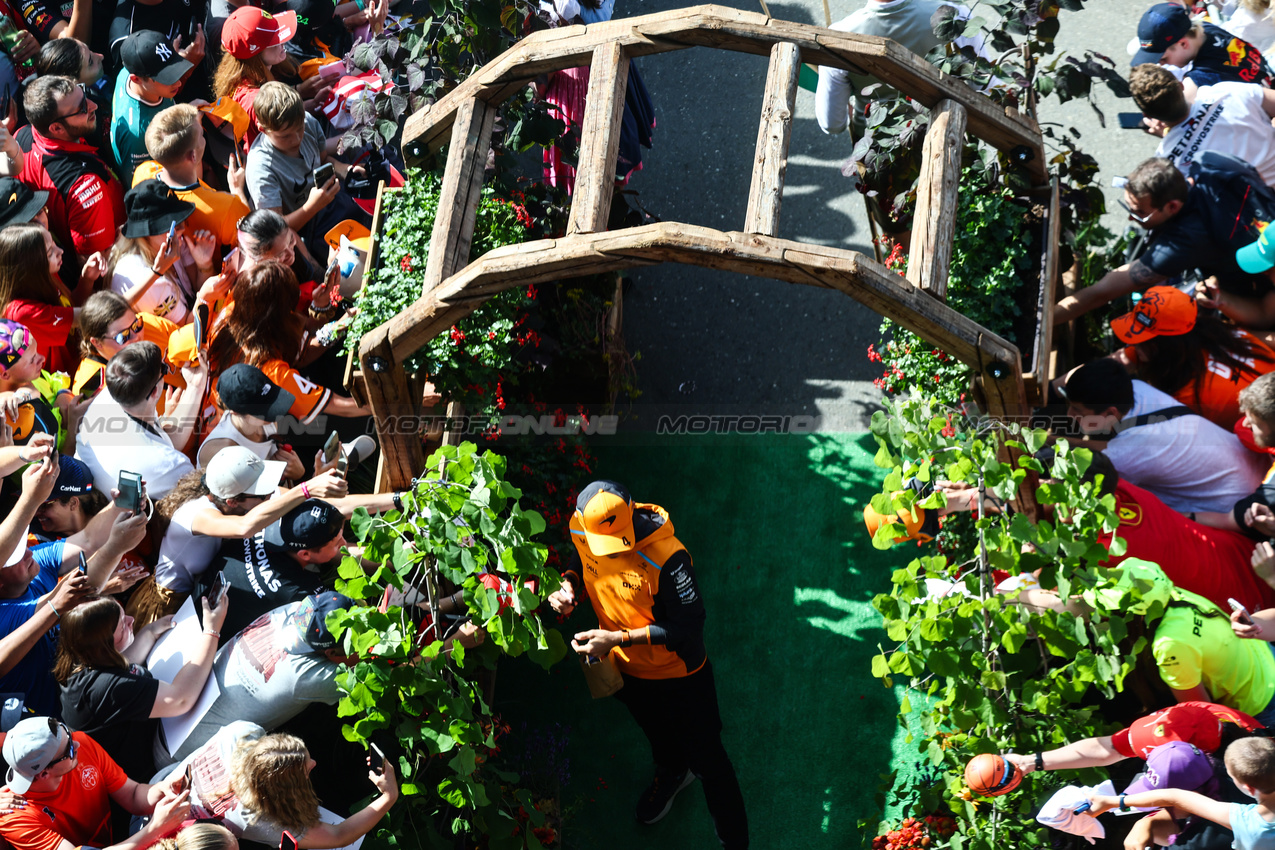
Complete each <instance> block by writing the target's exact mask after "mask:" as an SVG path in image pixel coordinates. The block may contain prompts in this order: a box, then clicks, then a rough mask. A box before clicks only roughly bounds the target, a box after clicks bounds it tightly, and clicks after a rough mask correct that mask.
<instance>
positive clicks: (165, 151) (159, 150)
mask: <svg viewBox="0 0 1275 850" xmlns="http://www.w3.org/2000/svg"><path fill="white" fill-rule="evenodd" d="M199 130H200V127H199V110H198V109H196V108H195V107H193V106H191V105H190V104H189V103H179V104H177V105H176V106H170V107H168V108H167V109H165V110H163V111H161V112H160V113H159V114H158V115H156V116H155V117H154V118H152V119H151V124H150V126H149V127H147V128H146V152H147V153H148V154H150V155H151V159H153V160H155V161H156V162H158V163H159V164H160V165H168V164H169V163H170V162H176V161H177V160H179V159H181V158H182V157H183V156H185V155H186V154H188V153H190V152H191V151H192V150H194V149H195V140H196V139H197V138H199Z"/></svg>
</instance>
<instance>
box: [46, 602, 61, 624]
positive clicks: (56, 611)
mask: <svg viewBox="0 0 1275 850" xmlns="http://www.w3.org/2000/svg"><path fill="white" fill-rule="evenodd" d="M49 610H50V611H52V612H53V616H55V617H57V618H58V619H59V620H60V619H62V615H61V614H60V613H59V612H58V609H56V608H54V607H53V603H52V602H50V603H49Z"/></svg>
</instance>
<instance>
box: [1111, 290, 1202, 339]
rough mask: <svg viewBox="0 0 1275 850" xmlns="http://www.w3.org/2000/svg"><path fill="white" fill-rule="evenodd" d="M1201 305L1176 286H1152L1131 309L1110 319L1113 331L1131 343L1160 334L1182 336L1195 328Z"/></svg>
mask: <svg viewBox="0 0 1275 850" xmlns="http://www.w3.org/2000/svg"><path fill="white" fill-rule="evenodd" d="M1199 312H1200V308H1199V306H1198V305H1197V304H1196V301H1195V299H1194V298H1192V297H1191V296H1190V295H1187V294H1186V293H1185V292H1183V291H1182V290H1180V289H1178V288H1177V287H1176V286H1153V287H1151V288H1150V289H1148V290H1147V291H1146V292H1145V293H1144V294H1143V296H1142V300H1141V301H1139V302H1138V304H1137V306H1135V307H1134V308H1133V309H1132V310H1131V311H1129V312H1128V313H1125V314H1124V315H1123V316H1117V317H1116V318H1114V319H1112V320H1111V330H1112V331H1113V332H1114V333H1115V335H1116V336H1117V337H1119V338H1120V339H1121V340H1122V341H1124V342H1127V343H1129V344H1131V345H1132V344H1134V343H1139V342H1146V341H1147V340H1149V339H1154V338H1155V337H1157V336H1181V335H1182V334H1184V333H1187V332H1188V331H1190V330H1191V329H1192V328H1194V327H1195V318H1196V316H1197V315H1199Z"/></svg>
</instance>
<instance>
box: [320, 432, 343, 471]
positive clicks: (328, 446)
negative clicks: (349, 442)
mask: <svg viewBox="0 0 1275 850" xmlns="http://www.w3.org/2000/svg"><path fill="white" fill-rule="evenodd" d="M340 451H341V435H340V434H338V433H337V432H336V431H333V432H332V433H331V434H328V438H327V440H325V441H324V443H323V462H324V463H331V462H332V461H334V460H336V456H337V453H339V452H340Z"/></svg>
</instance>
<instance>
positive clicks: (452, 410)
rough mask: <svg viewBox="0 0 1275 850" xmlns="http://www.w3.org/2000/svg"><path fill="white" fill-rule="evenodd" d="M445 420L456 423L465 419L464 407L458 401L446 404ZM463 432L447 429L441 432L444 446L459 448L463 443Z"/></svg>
mask: <svg viewBox="0 0 1275 850" xmlns="http://www.w3.org/2000/svg"><path fill="white" fill-rule="evenodd" d="M447 418H448V419H449V420H451V421H452V423H456V422H458V421H459V420H461V419H464V418H465V405H463V404H461V403H460V402H459V401H449V402H448V403H447ZM465 436H466V435H465V432H464V431H461V430H457V429H455V428H448V429H447V430H446V431H444V432H443V445H444V446H459V445H460V444H461V443H463V442H465Z"/></svg>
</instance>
